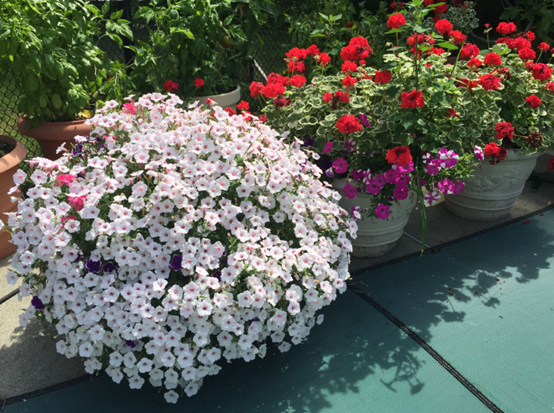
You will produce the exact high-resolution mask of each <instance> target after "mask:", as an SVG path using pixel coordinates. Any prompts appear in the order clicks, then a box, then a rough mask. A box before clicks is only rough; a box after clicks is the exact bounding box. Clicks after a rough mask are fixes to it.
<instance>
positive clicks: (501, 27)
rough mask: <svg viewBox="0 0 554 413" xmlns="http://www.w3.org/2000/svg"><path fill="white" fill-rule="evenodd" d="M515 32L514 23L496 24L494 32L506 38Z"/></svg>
mask: <svg viewBox="0 0 554 413" xmlns="http://www.w3.org/2000/svg"><path fill="white" fill-rule="evenodd" d="M516 30H517V27H516V25H515V24H514V23H511V22H510V23H504V22H501V23H498V26H497V27H496V31H497V32H498V33H500V34H503V35H504V36H506V35H507V34H511V33H513V32H515V31H516Z"/></svg>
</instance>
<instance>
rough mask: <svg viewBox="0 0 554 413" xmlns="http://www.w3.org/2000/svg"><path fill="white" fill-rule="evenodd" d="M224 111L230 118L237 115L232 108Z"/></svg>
mask: <svg viewBox="0 0 554 413" xmlns="http://www.w3.org/2000/svg"><path fill="white" fill-rule="evenodd" d="M224 110H225V112H227V113H228V114H229V116H233V115H236V114H237V112H236V110H235V109H233V108H231V107H228V108H225V109H224Z"/></svg>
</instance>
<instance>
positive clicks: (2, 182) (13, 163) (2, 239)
mask: <svg viewBox="0 0 554 413" xmlns="http://www.w3.org/2000/svg"><path fill="white" fill-rule="evenodd" d="M0 142H9V143H11V144H12V145H15V148H14V150H12V151H11V152H10V153H8V154H7V155H4V156H3V157H1V158H0V219H1V220H2V221H3V222H4V223H6V221H7V220H8V217H7V215H4V213H5V212H16V211H17V204H16V203H12V202H11V197H12V196H17V195H18V194H17V193H14V194H11V195H8V190H9V189H10V188H11V187H13V185H14V183H13V175H14V174H15V173H16V171H17V168H18V166H19V163H20V162H21V161H23V160H24V159H25V157H26V156H27V149H26V148H25V146H23V144H22V143H21V142H19V141H18V140H17V139H14V138H12V137H10V136H6V135H0ZM10 240H11V235H10V233H9V232H6V231H0V260H1V259H2V258H5V257H7V256H8V255H10V254H11V253H12V252H14V251H15V250H16V249H17V247H16V246H15V245H13V244H11V243H10Z"/></svg>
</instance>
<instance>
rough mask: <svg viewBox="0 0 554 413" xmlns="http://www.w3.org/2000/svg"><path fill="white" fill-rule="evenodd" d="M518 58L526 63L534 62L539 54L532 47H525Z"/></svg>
mask: <svg viewBox="0 0 554 413" xmlns="http://www.w3.org/2000/svg"><path fill="white" fill-rule="evenodd" d="M518 56H519V58H520V59H521V60H523V61H526V60H534V59H535V57H537V54H536V53H535V51H534V50H533V49H531V48H530V47H524V48H523V49H521V50H520V51H519V52H518Z"/></svg>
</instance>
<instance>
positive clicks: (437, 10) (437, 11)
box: [435, 4, 448, 14]
mask: <svg viewBox="0 0 554 413" xmlns="http://www.w3.org/2000/svg"><path fill="white" fill-rule="evenodd" d="M447 10H448V6H447V5H446V4H443V5H442V6H437V7H435V14H443V13H446V11H447Z"/></svg>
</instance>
